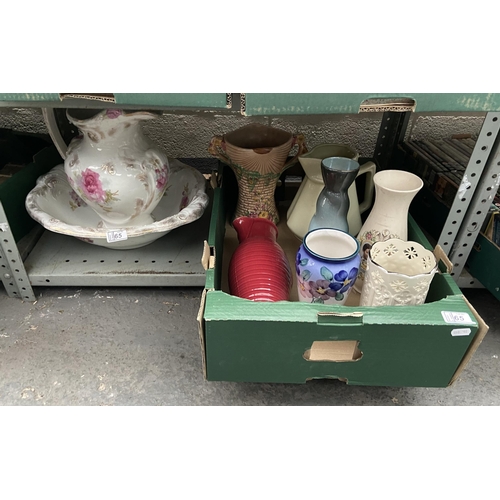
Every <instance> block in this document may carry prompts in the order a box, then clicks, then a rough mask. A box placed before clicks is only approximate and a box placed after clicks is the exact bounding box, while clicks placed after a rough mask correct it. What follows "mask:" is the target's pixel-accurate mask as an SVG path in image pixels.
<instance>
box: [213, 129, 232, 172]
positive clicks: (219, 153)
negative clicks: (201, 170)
mask: <svg viewBox="0 0 500 500" xmlns="http://www.w3.org/2000/svg"><path fill="white" fill-rule="evenodd" d="M208 152H209V153H210V154H211V155H212V156H215V157H216V158H218V159H219V160H220V161H222V162H223V163H227V164H228V165H230V164H231V158H229V156H228V155H227V154H226V143H225V142H224V137H223V136H222V135H214V136H213V137H212V140H211V141H210V145H209V146H208Z"/></svg>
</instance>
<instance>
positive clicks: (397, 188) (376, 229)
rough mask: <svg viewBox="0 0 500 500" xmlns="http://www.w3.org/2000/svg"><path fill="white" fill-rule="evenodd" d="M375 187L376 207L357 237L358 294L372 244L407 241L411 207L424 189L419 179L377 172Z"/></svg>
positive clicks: (388, 171)
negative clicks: (358, 257) (398, 240)
mask: <svg viewBox="0 0 500 500" xmlns="http://www.w3.org/2000/svg"><path fill="white" fill-rule="evenodd" d="M373 183H374V185H375V203H374V205H373V209H372V211H371V212H370V214H369V215H368V218H367V219H366V221H365V223H364V224H363V226H362V228H361V230H360V232H359V234H358V236H357V239H358V241H359V243H360V252H361V265H360V271H359V274H358V279H357V280H356V284H355V285H354V288H355V290H356V291H357V292H359V293H361V291H362V289H363V282H364V278H365V272H366V268H367V257H368V253H369V251H370V249H371V247H372V246H373V244H374V243H376V242H378V241H386V240H389V239H391V238H396V239H400V240H403V241H405V240H407V238H408V212H409V209H410V204H411V202H412V201H413V198H414V197H415V195H416V194H417V193H418V192H419V191H420V189H422V186H423V185H424V184H423V182H422V179H420V177H417V176H416V175H414V174H412V173H410V172H405V171H403V170H383V171H381V172H377V173H376V174H375V175H374V177H373Z"/></svg>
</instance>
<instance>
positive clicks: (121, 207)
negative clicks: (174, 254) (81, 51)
mask: <svg viewBox="0 0 500 500" xmlns="http://www.w3.org/2000/svg"><path fill="white" fill-rule="evenodd" d="M89 113H90V116H89ZM67 116H68V120H69V121H70V122H71V123H73V124H74V125H75V126H76V127H78V129H79V131H80V132H81V135H80V136H79V137H76V138H75V139H73V140H72V141H71V143H70V145H69V147H68V150H67V154H66V159H65V161H64V170H65V172H66V175H67V177H68V181H69V183H70V185H71V187H72V188H73V189H74V190H75V191H76V193H77V194H78V195H79V196H80V198H81V199H82V200H84V201H85V202H86V203H87V205H88V206H89V207H91V208H92V209H93V210H94V211H95V212H96V213H97V215H99V217H100V218H101V219H102V221H103V223H104V225H105V227H108V228H125V227H137V226H144V225H147V224H151V223H153V222H154V220H153V218H152V216H151V212H152V211H153V210H154V209H155V207H156V206H157V205H158V203H159V202H160V200H161V198H162V196H163V194H164V192H165V189H166V187H167V181H168V178H169V163H168V159H167V155H166V154H165V153H164V152H163V151H161V150H160V149H158V148H157V147H155V146H153V145H152V144H151V143H150V142H149V141H148V140H147V139H146V137H145V136H144V135H143V133H142V130H141V125H140V124H141V122H142V121H144V120H151V119H153V118H156V117H157V115H156V114H153V113H148V112H144V111H134V112H130V113H127V112H124V111H121V110H116V109H107V110H104V111H101V112H99V113H97V114H95V113H94V114H92V112H91V111H90V110H72V111H71V112H70V111H69V110H68V112H67Z"/></svg>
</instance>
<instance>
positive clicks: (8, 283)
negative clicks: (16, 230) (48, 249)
mask: <svg viewBox="0 0 500 500" xmlns="http://www.w3.org/2000/svg"><path fill="white" fill-rule="evenodd" d="M0 278H1V279H2V283H3V285H4V287H5V290H6V292H7V295H8V296H9V297H15V298H18V299H22V300H27V301H30V302H35V300H36V298H35V294H34V292H33V288H32V287H31V283H30V280H29V278H28V274H27V273H26V269H25V268H24V264H23V260H22V258H21V254H20V253H19V250H18V248H17V245H16V240H15V239H14V235H13V234H12V231H11V229H10V226H9V221H8V220H7V216H6V215H5V211H4V209H3V205H2V203H1V202H0Z"/></svg>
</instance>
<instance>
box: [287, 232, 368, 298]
mask: <svg viewBox="0 0 500 500" xmlns="http://www.w3.org/2000/svg"><path fill="white" fill-rule="evenodd" d="M360 262H361V255H360V253H359V242H358V240H356V238H354V237H353V236H351V235H350V234H349V233H347V232H345V231H341V230H340V229H330V228H319V229H313V230H312V231H309V232H308V233H307V234H306V235H305V237H304V240H303V242H302V245H301V246H300V248H299V251H298V252H297V257H296V260H295V270H296V273H297V288H298V292H299V293H298V295H299V300H300V301H301V302H311V303H318V304H337V305H342V304H344V303H345V301H346V300H347V297H348V295H349V293H350V291H351V289H352V286H353V285H354V283H355V281H356V278H357V276H358V272H359V265H360Z"/></svg>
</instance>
